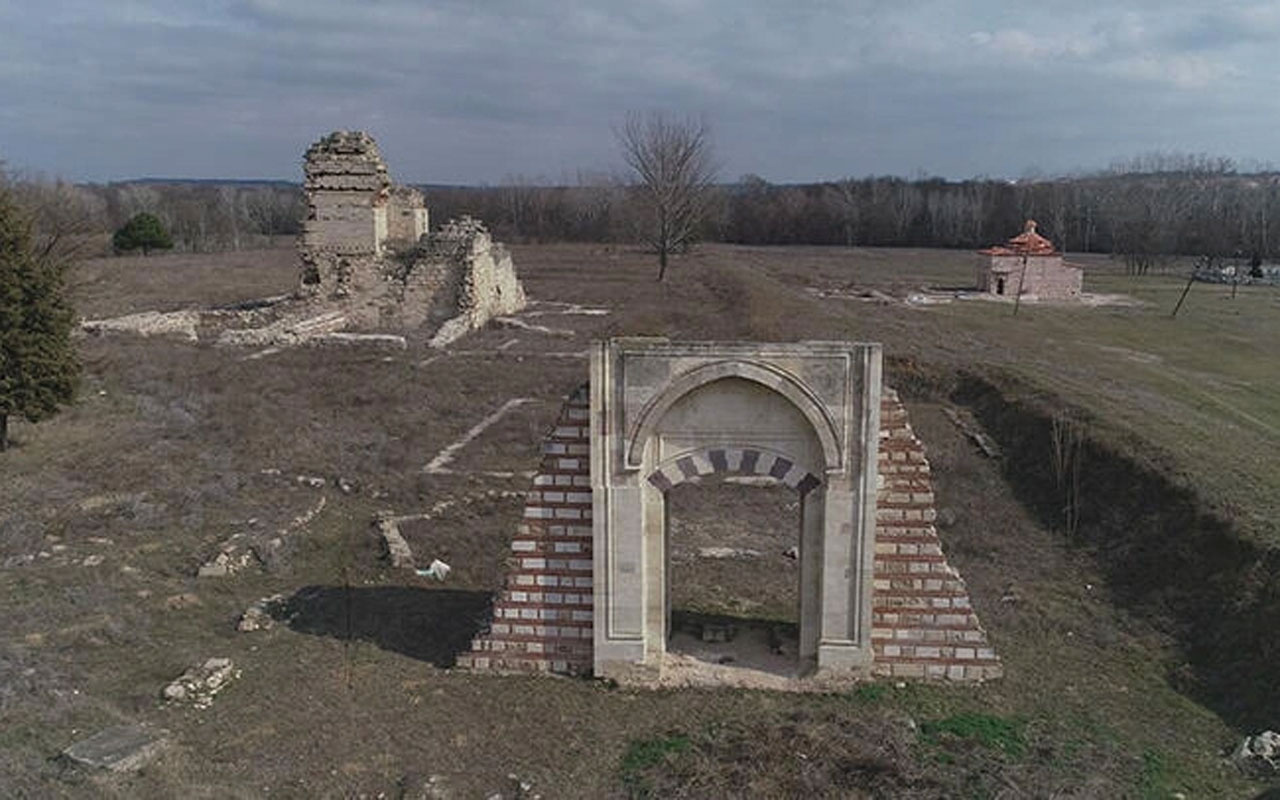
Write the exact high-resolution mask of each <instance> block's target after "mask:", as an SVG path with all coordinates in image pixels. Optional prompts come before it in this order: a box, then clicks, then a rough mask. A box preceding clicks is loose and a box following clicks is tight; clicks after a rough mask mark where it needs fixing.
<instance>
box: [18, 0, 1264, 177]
mask: <svg viewBox="0 0 1280 800" xmlns="http://www.w3.org/2000/svg"><path fill="white" fill-rule="evenodd" d="M1278 45H1280V0H1270V1H1269V2H1246V3H1230V2H1207V0H1200V1H1199V2H1184V1H1183V0H1160V1H1159V2H1132V1H1131V0H1125V1H1124V2H1115V1H1114V0H1112V1H1111V2H1091V1H1090V0H1065V1H1062V0H1039V2H1036V3H1034V4H1031V3H1027V4H1023V3H1017V4H1014V3H1006V4H1000V3H996V2H991V1H990V0H952V1H951V2H942V1H940V0H939V1H929V0H926V1H924V2H914V0H891V1H890V0H885V1H884V2H881V1H880V0H862V1H858V0H850V1H848V2H834V1H829V0H793V1H792V2H780V0H724V1H723V2H696V1H695V0H628V1H627V2H616V3H615V2H607V1H606V0H596V1H595V2H588V0H563V1H557V0H420V1H419V2H412V1H411V0H222V1H217V0H172V1H171V2H158V1H153V0H0V159H4V160H5V161H7V162H8V164H9V166H10V167H11V168H12V167H17V168H22V169H30V170H39V171H43V172H45V173H47V174H49V175H60V176H63V177H67V178H70V179H74V180H97V181H102V180H110V179H123V178H131V177H139V176H166V177H203V178H222V177H225V178H230V177H244V178H284V179H289V180H298V179H299V177H300V158H301V154H302V152H303V150H304V149H305V148H306V146H307V145H308V144H309V143H310V142H311V141H313V140H315V139H317V138H319V136H320V135H321V134H323V133H326V132H328V131H330V130H334V129H338V128H355V129H364V130H367V131H369V132H370V133H372V134H373V135H374V136H375V137H376V138H377V139H378V142H379V144H380V146H381V148H382V152H383V155H384V157H385V158H386V159H387V160H388V162H389V164H390V166H391V170H392V174H393V176H394V177H395V178H396V179H398V180H400V181H404V182H427V183H485V182H487V183H497V182H500V181H502V180H503V179H504V178H507V177H509V176H513V175H516V174H522V175H526V176H545V177H548V178H551V179H560V178H562V177H565V176H568V177H570V178H572V176H573V175H574V174H575V173H576V172H577V171H578V170H579V169H584V170H612V169H618V168H619V167H620V163H621V162H620V159H619V157H618V155H617V148H616V145H615V142H614V138H613V134H612V126H615V125H616V124H618V123H619V122H620V121H621V120H622V118H623V117H624V116H625V114H626V112H627V111H628V110H631V109H635V110H651V109H661V110H666V111H670V112H675V113H678V114H693V115H698V116H702V117H704V118H705V119H706V120H707V121H708V122H709V123H710V124H711V126H712V128H713V131H714V138H715V143H716V149H717V156H718V160H719V162H720V164H721V165H722V168H721V175H722V177H723V178H725V179H734V178H737V177H738V176H740V175H743V174H745V173H756V174H759V175H761V176H763V177H765V178H766V179H768V180H770V181H775V182H789V181H802V180H810V179H821V178H834V177H839V176H843V175H858V176H861V175H867V174H899V175H911V174H916V173H918V172H926V173H929V174H934V175H942V176H946V177H951V178H963V177H970V176H974V175H991V176H1019V175H1023V174H1026V173H1027V172H1028V171H1030V170H1032V169H1038V170H1039V171H1041V172H1043V173H1057V172H1063V171H1072V170H1076V169H1081V168H1084V169H1093V168H1101V167H1105V166H1106V165H1107V164H1109V163H1110V162H1112V161H1113V160H1116V159H1119V158H1123V157H1127V156H1133V155H1137V154H1139V153H1144V152H1148V151H1154V150H1163V151H1173V150H1176V151H1182V152H1207V153H1211V154H1214V155H1225V156H1231V157H1234V158H1237V159H1257V160H1260V161H1270V162H1280V46H1278Z"/></svg>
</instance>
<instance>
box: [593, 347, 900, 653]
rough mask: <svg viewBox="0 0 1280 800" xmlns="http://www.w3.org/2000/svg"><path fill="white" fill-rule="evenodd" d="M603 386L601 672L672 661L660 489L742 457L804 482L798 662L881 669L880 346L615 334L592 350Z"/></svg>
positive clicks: (598, 405) (597, 572)
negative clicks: (667, 657) (876, 611)
mask: <svg viewBox="0 0 1280 800" xmlns="http://www.w3.org/2000/svg"><path fill="white" fill-rule="evenodd" d="M591 384H592V386H593V387H601V390H600V391H593V392H592V397H591V431H592V459H591V473H592V490H593V514H592V518H593V558H594V570H593V574H594V589H595V598H594V599H595V603H594V612H595V620H594V640H595V641H594V645H595V647H594V668H595V673H596V674H597V675H601V676H606V677H619V678H626V677H630V676H632V675H633V674H634V675H637V676H646V675H649V674H652V672H653V671H654V670H656V669H658V668H660V665H661V659H662V656H663V654H664V653H665V647H666V625H667V618H668V611H669V610H668V608H667V592H666V586H665V581H666V552H665V546H666V544H665V541H666V537H665V532H666V504H665V502H664V492H665V490H666V489H667V488H670V486H671V485H674V483H675V482H677V481H679V480H684V479H686V478H687V477H690V476H692V475H696V474H699V473H700V472H702V471H704V470H705V471H707V472H713V471H717V470H718V469H719V468H720V466H721V465H723V468H724V470H725V471H728V469H729V467H730V459H731V458H732V459H733V461H734V462H736V464H735V466H736V469H737V470H739V471H741V470H743V468H744V465H745V466H746V467H747V468H748V469H749V470H750V471H752V472H754V471H755V470H757V469H760V470H767V473H766V474H770V475H774V476H775V477H781V478H782V479H784V480H786V481H788V482H790V483H792V485H793V486H794V487H796V488H797V489H798V488H799V487H800V486H801V484H802V483H803V484H804V486H805V489H806V491H805V492H804V493H803V502H802V504H801V506H802V509H803V511H802V519H803V523H802V524H803V528H802V533H801V545H800V551H801V590H800V596H801V601H800V629H801V643H800V655H801V659H802V661H804V660H807V661H809V662H810V663H811V664H812V665H813V666H816V667H817V668H818V669H819V670H834V671H845V672H855V673H863V674H865V673H869V672H870V670H871V660H872V650H871V636H870V634H871V630H870V624H869V620H870V615H871V590H872V580H871V571H872V555H873V552H874V529H875V495H876V492H875V486H876V484H875V481H876V458H877V444H878V439H879V408H880V398H879V395H880V349H879V346H878V345H860V344H851V343H844V342H806V343H803V344H719V343H705V344H704V343H698V344H683V343H673V342H668V341H666V340H663V339H618V340H612V341H609V342H602V343H599V344H598V345H597V347H596V348H595V349H594V350H593V353H592V372H591ZM775 473H776V474H775Z"/></svg>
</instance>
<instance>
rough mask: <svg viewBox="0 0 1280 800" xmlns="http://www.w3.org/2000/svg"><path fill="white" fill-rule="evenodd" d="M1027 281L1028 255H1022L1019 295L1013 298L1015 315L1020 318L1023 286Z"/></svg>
mask: <svg viewBox="0 0 1280 800" xmlns="http://www.w3.org/2000/svg"><path fill="white" fill-rule="evenodd" d="M1026 279H1027V254H1026V253H1025V252H1024V253H1023V254H1022V273H1021V274H1020V275H1018V293H1017V294H1015V295H1014V296H1013V315H1014V316H1015V317H1016V316H1018V307H1019V306H1021V305H1022V284H1023V282H1025V281H1026Z"/></svg>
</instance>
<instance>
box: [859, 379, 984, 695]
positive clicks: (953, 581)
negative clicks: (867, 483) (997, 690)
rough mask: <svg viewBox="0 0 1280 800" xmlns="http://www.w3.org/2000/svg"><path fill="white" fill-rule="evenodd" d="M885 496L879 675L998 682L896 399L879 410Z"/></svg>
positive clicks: (874, 598) (874, 603) (880, 498)
mask: <svg viewBox="0 0 1280 800" xmlns="http://www.w3.org/2000/svg"><path fill="white" fill-rule="evenodd" d="M879 473H880V474H879V492H878V493H877V496H876V553H875V570H874V578H873V580H874V588H873V590H872V594H871V611H872V622H871V646H872V649H873V651H874V653H875V659H874V667H873V669H874V672H875V674H876V675H880V676H893V677H906V678H933V679H946V680H956V681H975V680H986V679H988V678H996V677H999V676H1000V675H1001V674H1002V672H1003V668H1002V667H1001V664H1000V661H999V659H998V658H997V657H996V654H995V650H993V649H992V647H991V643H990V642H989V641H988V639H987V633H986V631H985V630H983V628H982V625H981V624H980V623H979V621H978V615H977V614H976V613H975V612H974V610H973V607H972V604H971V603H970V602H969V592H968V589H966V588H965V585H964V580H963V579H962V578H961V577H960V574H959V573H958V572H956V571H955V569H953V568H952V567H951V565H950V564H948V563H947V559H946V556H945V555H944V554H943V552H942V542H941V540H939V538H938V530H937V528H936V527H935V524H934V523H935V518H936V516H937V512H936V511H935V509H934V497H933V481H932V480H931V479H930V471H929V460H928V459H927V458H926V457H925V452H924V445H923V444H922V443H921V441H920V440H919V439H918V438H916V435H915V433H914V432H913V431H912V430H911V424H910V422H909V420H908V419H907V410H906V409H905V408H904V407H903V405H902V403H901V401H900V400H899V399H898V395H897V392H895V391H893V390H892V389H888V388H886V389H885V390H884V393H883V396H882V398H881V406H880V458H879Z"/></svg>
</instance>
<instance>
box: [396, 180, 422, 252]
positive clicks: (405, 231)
mask: <svg viewBox="0 0 1280 800" xmlns="http://www.w3.org/2000/svg"><path fill="white" fill-rule="evenodd" d="M427 222H428V216H427V203H426V199H425V198H424V197H423V196H422V192H420V191H418V190H417V189H412V188H410V187H408V186H396V187H393V188H392V190H391V196H390V197H389V198H388V201H387V241H389V242H397V243H399V242H403V243H407V244H412V243H413V242H416V241H418V240H419V239H421V238H422V236H423V234H425V233H426V232H427V231H428V230H430V227H429V226H428V224H427Z"/></svg>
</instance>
